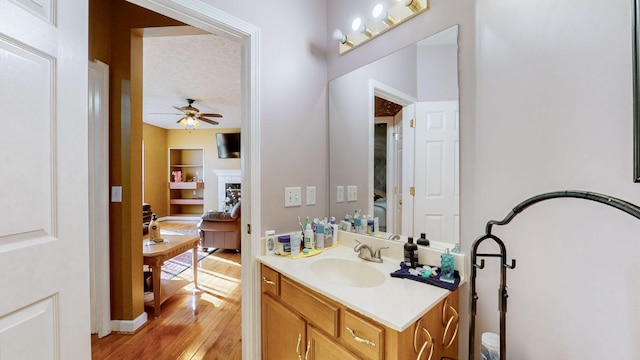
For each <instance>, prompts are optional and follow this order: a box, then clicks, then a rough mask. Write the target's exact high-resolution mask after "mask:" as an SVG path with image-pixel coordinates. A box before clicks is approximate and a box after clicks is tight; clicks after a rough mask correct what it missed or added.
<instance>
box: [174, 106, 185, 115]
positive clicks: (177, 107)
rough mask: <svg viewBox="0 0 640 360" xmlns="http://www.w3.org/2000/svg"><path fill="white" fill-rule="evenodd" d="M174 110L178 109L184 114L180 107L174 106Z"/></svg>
mask: <svg viewBox="0 0 640 360" xmlns="http://www.w3.org/2000/svg"><path fill="white" fill-rule="evenodd" d="M173 108H174V109H176V110H178V111H180V112H182V113H184V110H183V109H180V108H179V107H176V106H174V107H173Z"/></svg>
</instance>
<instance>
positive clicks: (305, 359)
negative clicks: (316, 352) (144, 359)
mask: <svg viewBox="0 0 640 360" xmlns="http://www.w3.org/2000/svg"><path fill="white" fill-rule="evenodd" d="M309 350H311V340H309V341H308V342H307V351H306V352H305V353H304V360H309Z"/></svg>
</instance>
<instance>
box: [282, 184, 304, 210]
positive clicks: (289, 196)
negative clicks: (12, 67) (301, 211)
mask: <svg viewBox="0 0 640 360" xmlns="http://www.w3.org/2000/svg"><path fill="white" fill-rule="evenodd" d="M301 205H302V190H301V189H300V187H299V186H298V187H286V188H284V207H293V206H301Z"/></svg>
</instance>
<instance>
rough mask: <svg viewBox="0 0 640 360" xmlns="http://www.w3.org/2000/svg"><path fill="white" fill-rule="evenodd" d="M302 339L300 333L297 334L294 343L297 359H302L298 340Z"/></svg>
mask: <svg viewBox="0 0 640 360" xmlns="http://www.w3.org/2000/svg"><path fill="white" fill-rule="evenodd" d="M301 340H302V334H298V344H296V355H298V360H302V355H300V341H301Z"/></svg>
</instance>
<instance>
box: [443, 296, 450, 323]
mask: <svg viewBox="0 0 640 360" xmlns="http://www.w3.org/2000/svg"><path fill="white" fill-rule="evenodd" d="M449 307H450V306H449V298H446V299H444V304H443V305H442V326H445V325H447V323H446V321H445V320H444V319H446V318H447V308H449Z"/></svg>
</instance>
